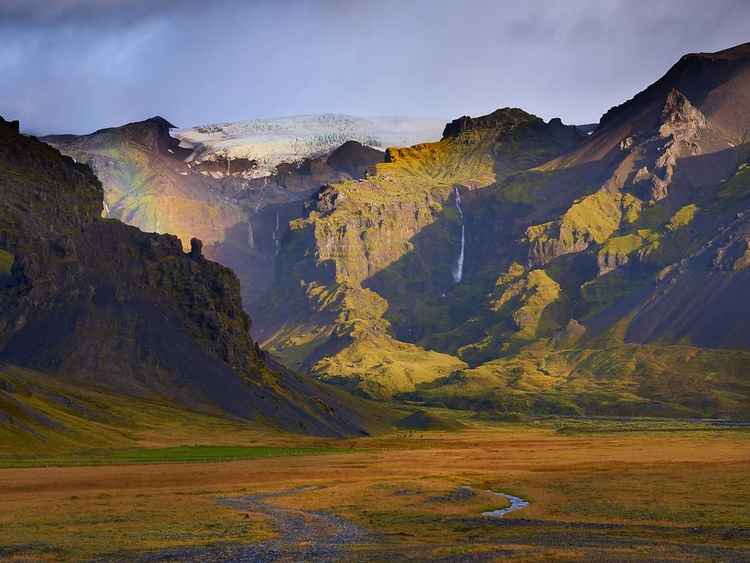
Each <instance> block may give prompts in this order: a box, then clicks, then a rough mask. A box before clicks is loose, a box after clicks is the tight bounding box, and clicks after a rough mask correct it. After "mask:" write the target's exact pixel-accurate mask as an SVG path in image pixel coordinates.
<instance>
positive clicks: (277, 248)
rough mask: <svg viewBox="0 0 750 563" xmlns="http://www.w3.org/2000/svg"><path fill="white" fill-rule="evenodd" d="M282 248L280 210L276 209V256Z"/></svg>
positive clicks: (274, 251) (274, 236) (274, 238)
mask: <svg viewBox="0 0 750 563" xmlns="http://www.w3.org/2000/svg"><path fill="white" fill-rule="evenodd" d="M279 250H281V237H280V236H279V210H278V209H277V210H276V227H275V228H274V230H273V253H274V256H278V255H279Z"/></svg>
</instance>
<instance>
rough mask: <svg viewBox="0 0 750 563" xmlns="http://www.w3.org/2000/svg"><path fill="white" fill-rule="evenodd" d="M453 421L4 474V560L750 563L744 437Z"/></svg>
mask: <svg viewBox="0 0 750 563" xmlns="http://www.w3.org/2000/svg"><path fill="white" fill-rule="evenodd" d="M457 416H461V417H462V418H463V420H462V421H461V422H462V424H463V425H464V429H463V430H460V431H452V432H438V431H430V432H426V431H405V432H401V433H396V434H390V435H384V436H380V437H374V438H360V439H356V440H343V441H342V440H338V441H332V442H330V443H328V444H327V446H328V447H325V448H324V447H323V446H325V444H322V443H316V444H315V447H316V448H319V449H320V450H317V449H316V450H311V451H310V452H306V451H298V452H295V454H296V455H291V456H289V455H285V454H284V453H283V452H277V453H279V454H280V455H282V457H264V458H262V459H261V458H255V459H239V460H236V461H224V462H213V461H208V462H204V463H170V464H168V465H165V464H163V463H133V464H129V465H104V466H69V467H26V468H6V469H0V498H2V505H3V510H2V511H0V558H5V559H9V560H44V559H49V560H59V559H65V560H81V559H84V560H87V559H104V560H125V559H127V560H144V561H167V560H169V561H172V560H250V561H254V560H264V561H265V560H346V561H364V560H375V561H380V560H391V561H394V560H448V561H456V560H495V559H503V560H505V559H511V560H519V561H528V560H539V559H546V560H550V559H553V560H566V561H569V560H607V561H613V560H615V561H617V560H623V561H624V560H627V561H633V560H649V561H653V560H657V561H662V560H663V561H693V560H695V561H715V560H737V561H739V560H748V559H750V512H749V511H748V510H747V507H748V506H750V481H749V480H748V479H747V476H748V475H750V431H749V430H748V429H744V428H720V427H714V426H710V425H705V424H703V425H702V424H690V423H674V422H654V421H641V422H630V423H622V422H612V421H609V422H608V421H584V422H581V421H559V420H557V421H539V422H537V423H515V424H511V423H493V422H487V421H477V420H476V419H473V418H471V417H469V416H468V415H457ZM305 445H306V446H310V445H311V443H309V441H308V442H306V443H305ZM209 451H210V450H209ZM240 451H242V450H240ZM287 453H288V452H287ZM172 454H174V455H175V456H178V457H179V455H178V453H174V452H172ZM266 454H267V455H274V453H273V451H270V452H266ZM146 457H147V458H148V456H146ZM246 457H251V458H252V457H257V456H251V455H248V456H246ZM155 459H156V460H157V461H160V460H161V461H164V460H163V459H162V458H160V457H159V456H156V458H155ZM175 460H176V461H179V459H175ZM113 461H115V462H117V461H118V459H113ZM140 461H149V459H145V460H144V459H140ZM489 491H496V492H502V493H508V494H511V495H515V496H518V497H520V498H522V499H525V500H527V501H528V502H529V505H528V506H526V507H524V508H522V509H520V510H516V511H514V512H512V513H509V514H507V515H505V516H503V517H502V518H492V517H488V516H483V515H482V513H483V512H486V511H491V510H495V509H498V508H503V507H504V506H507V505H508V504H509V503H508V502H507V500H506V499H504V498H503V497H501V496H497V495H494V494H491V493H490V492H489Z"/></svg>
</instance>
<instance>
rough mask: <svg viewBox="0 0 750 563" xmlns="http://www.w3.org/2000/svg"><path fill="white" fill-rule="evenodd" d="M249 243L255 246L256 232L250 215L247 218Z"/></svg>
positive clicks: (251, 246) (250, 245) (252, 246)
mask: <svg viewBox="0 0 750 563" xmlns="http://www.w3.org/2000/svg"><path fill="white" fill-rule="evenodd" d="M247 245H248V246H249V247H250V248H255V234H254V233H253V224H252V223H251V222H250V217H248V218H247Z"/></svg>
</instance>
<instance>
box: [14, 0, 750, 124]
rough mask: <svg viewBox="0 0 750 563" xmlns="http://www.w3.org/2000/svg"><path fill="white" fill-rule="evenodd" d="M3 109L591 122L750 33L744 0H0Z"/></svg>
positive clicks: (72, 120)
mask: <svg viewBox="0 0 750 563" xmlns="http://www.w3.org/2000/svg"><path fill="white" fill-rule="evenodd" d="M0 38H1V39H0V77H1V78H0V81H2V82H1V86H0V115H2V116H3V117H5V118H6V119H20V120H21V122H22V128H23V129H24V130H25V131H28V132H32V133H36V134H42V133H53V132H54V133H63V132H70V133H86V132H90V131H93V130H96V129H99V128H102V127H109V126H115V125H120V124H123V123H127V122H130V121H138V120H141V119H145V118H148V117H151V116H153V115H162V116H164V117H166V118H167V119H169V120H170V121H171V122H172V123H174V124H175V125H177V126H180V127H188V126H193V125H198V124H205V123H216V122H223V121H236V120H241V119H251V118H257V117H278V116H285V115H299V114H307V113H349V114H354V115H362V116H368V115H369V116H374V115H404V116H413V117H436V118H442V119H445V120H449V119H453V118H455V117H458V116H460V115H483V114H486V113H489V112H491V111H493V110H494V109H496V108H499V107H505V106H511V107H521V108H523V109H525V110H527V111H529V112H531V113H535V114H537V115H539V116H540V117H543V118H544V119H550V118H552V117H561V118H562V119H563V121H564V122H566V123H591V122H596V121H598V119H599V117H600V116H601V114H602V113H604V112H605V111H606V110H607V109H609V108H610V107H612V106H613V105H616V104H619V103H621V102H623V101H624V100H626V99H628V98H630V97H632V96H633V95H634V94H635V93H636V92H638V91H639V90H641V89H643V88H644V87H646V86H647V85H648V84H650V83H651V82H653V81H655V80H656V79H657V78H659V76H661V75H662V74H664V73H665V72H666V71H667V69H668V68H669V67H670V66H671V65H672V64H674V63H675V62H676V61H677V60H678V59H679V58H680V57H681V56H682V55H684V54H686V53H690V52H706V51H716V50H720V49H724V48H727V47H731V46H733V45H736V44H739V43H744V42H747V41H750V2H747V1H746V0H711V1H708V0H648V1H640V0H638V1H635V0H590V1H589V0H558V1H556V0H545V1H542V0H526V1H524V2H517V1H512V2H511V1H504V0H375V1H369V2H368V1H364V0H362V1H358V0H317V1H313V0H270V1H266V0H255V1H253V0H244V1H240V0H234V1H232V0H200V1H197V0H0Z"/></svg>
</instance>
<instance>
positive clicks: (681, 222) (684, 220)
mask: <svg viewBox="0 0 750 563" xmlns="http://www.w3.org/2000/svg"><path fill="white" fill-rule="evenodd" d="M699 209H700V208H699V207H698V206H697V205H695V204H694V203H691V204H689V205H685V206H684V207H682V208H680V209H679V210H678V211H677V213H675V214H674V215H672V218H671V219H670V220H669V223H667V229H668V230H670V231H676V230H678V229H681V228H682V227H686V226H687V225H689V224H690V223H691V222H692V221H693V219H695V214H696V213H698V211H699Z"/></svg>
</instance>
